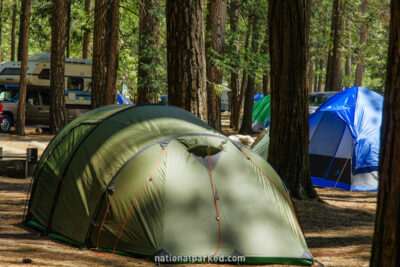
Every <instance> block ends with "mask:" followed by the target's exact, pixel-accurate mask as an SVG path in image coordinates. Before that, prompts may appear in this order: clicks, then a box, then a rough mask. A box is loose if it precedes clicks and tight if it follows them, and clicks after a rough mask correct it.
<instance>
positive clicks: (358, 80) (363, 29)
mask: <svg viewBox="0 0 400 267" xmlns="http://www.w3.org/2000/svg"><path fill="white" fill-rule="evenodd" d="M368 4H369V0H362V3H361V8H360V11H361V13H362V14H363V15H365V13H367V11H368ZM367 26H368V24H367V22H366V21H365V22H363V23H361V26H360V41H359V45H360V48H359V50H358V64H357V67H356V77H355V79H354V86H361V84H362V78H363V74H364V65H365V54H364V51H365V45H366V42H367Z"/></svg>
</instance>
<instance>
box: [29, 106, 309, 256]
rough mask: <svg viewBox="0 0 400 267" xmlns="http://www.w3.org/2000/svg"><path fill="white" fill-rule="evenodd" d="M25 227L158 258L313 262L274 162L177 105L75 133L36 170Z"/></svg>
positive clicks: (89, 122)
mask: <svg viewBox="0 0 400 267" xmlns="http://www.w3.org/2000/svg"><path fill="white" fill-rule="evenodd" d="M25 223H26V224H28V225H29V226H31V227H34V228H36V229H39V230H41V231H43V232H44V233H46V234H47V235H49V236H50V237H52V238H56V239H60V240H62V241H64V242H68V243H71V244H74V245H77V246H80V247H88V248H91V249H95V250H98V251H108V252H115V253H121V254H126V255H132V256H138V257H145V258H149V259H152V260H155V259H157V258H156V256H157V257H158V259H160V258H159V257H160V256H163V257H167V256H168V255H169V256H171V257H172V256H174V257H175V260H176V261H179V262H187V261H190V258H189V259H188V258H187V256H188V255H192V256H206V255H215V256H217V257H219V258H218V259H220V260H221V259H222V258H224V259H225V260H226V259H229V257H232V256H236V257H238V256H245V257H246V262H247V263H288V264H311V263H312V261H313V259H312V256H311V254H310V253H309V251H308V249H307V245H306V242H305V240H304V236H303V233H302V231H301V228H300V225H299V223H298V221H297V219H296V215H295V213H294V209H293V204H292V202H291V200H290V197H289V194H288V192H287V190H286V188H285V186H284V184H283V183H282V181H281V179H280V177H279V176H278V175H277V174H276V173H275V172H274V170H273V169H272V168H271V167H270V166H269V164H268V163H267V162H265V161H264V160H263V159H262V158H261V157H259V156H258V155H257V154H255V153H254V152H252V151H251V150H250V149H249V148H246V147H245V146H242V145H240V144H237V143H234V142H232V141H230V140H229V139H228V138H226V137H225V136H223V135H221V134H219V133H218V132H216V131H215V130H213V129H212V128H210V127H209V126H208V125H206V124H205V123H203V122H202V121H201V120H199V119H198V118H197V117H195V116H193V115H192V114H190V113H189V112H187V111H184V110H181V109H179V108H175V107H167V106H152V105H148V106H127V105H112V106H106V107H102V108H99V109H95V110H93V111H90V112H88V113H85V114H84V115H82V116H80V117H79V118H77V119H76V120H74V121H73V122H71V123H70V124H69V125H67V126H66V127H65V128H64V129H63V130H62V131H61V132H60V133H59V134H58V135H57V136H56V137H55V138H54V139H53V140H52V141H51V143H50V144H49V146H48V148H47V149H46V151H45V152H44V153H43V156H42V157H41V159H40V162H39V163H38V166H37V168H36V170H35V172H34V175H33V186H32V190H31V197H30V202H29V207H28V212H27V216H26V218H25ZM185 257H186V258H185ZM164 259H165V258H164ZM170 259H171V258H170ZM231 259H232V258H231ZM192 260H193V258H192ZM198 260H199V259H198V258H197V261H198ZM200 261H203V260H200Z"/></svg>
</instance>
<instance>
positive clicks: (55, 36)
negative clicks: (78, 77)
mask: <svg viewBox="0 0 400 267" xmlns="http://www.w3.org/2000/svg"><path fill="white" fill-rule="evenodd" d="M67 1H68V0H53V10H52V12H53V14H52V18H51V72H50V88H51V90H50V128H51V131H52V133H57V132H58V131H60V130H61V129H62V128H63V127H64V126H65V125H66V124H67V122H68V121H67V113H66V109H65V92H64V89H65V79H64V73H65V46H66V40H65V34H66V33H65V32H66V23H67V14H66V13H67V12H68V6H67V5H68V3H67ZM68 2H69V1H68Z"/></svg>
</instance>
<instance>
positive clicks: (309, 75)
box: [307, 57, 314, 92]
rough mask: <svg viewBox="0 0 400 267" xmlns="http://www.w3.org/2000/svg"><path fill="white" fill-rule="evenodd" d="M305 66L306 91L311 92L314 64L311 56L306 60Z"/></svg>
mask: <svg viewBox="0 0 400 267" xmlns="http://www.w3.org/2000/svg"><path fill="white" fill-rule="evenodd" d="M309 58H310V57H309ZM307 67H308V70H307V82H308V86H307V87H308V92H313V91H314V90H313V79H314V66H313V64H312V60H311V58H310V59H308V60H307Z"/></svg>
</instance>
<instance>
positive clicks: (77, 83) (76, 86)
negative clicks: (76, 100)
mask: <svg viewBox="0 0 400 267" xmlns="http://www.w3.org/2000/svg"><path fill="white" fill-rule="evenodd" d="M68 90H79V91H82V90H83V79H82V78H75V77H73V78H68Z"/></svg>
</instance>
